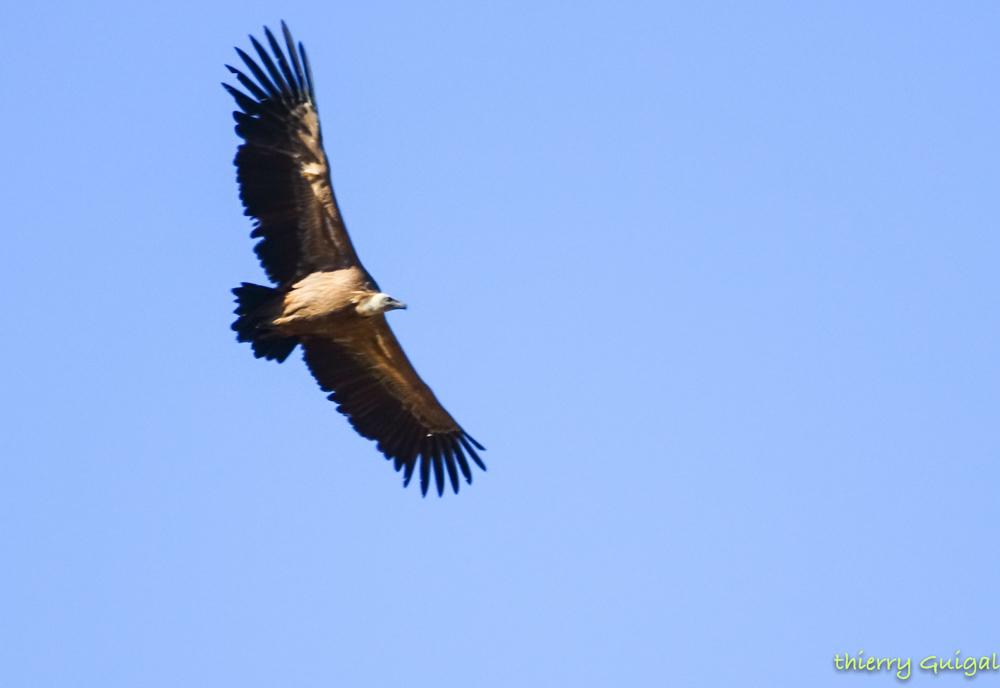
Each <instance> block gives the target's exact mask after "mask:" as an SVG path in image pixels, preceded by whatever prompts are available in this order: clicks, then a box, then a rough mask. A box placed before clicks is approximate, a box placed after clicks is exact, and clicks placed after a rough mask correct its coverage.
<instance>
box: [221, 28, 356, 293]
mask: <svg viewBox="0 0 1000 688" xmlns="http://www.w3.org/2000/svg"><path fill="white" fill-rule="evenodd" d="M281 28H282V31H283V32H284V38H285V44H286V46H287V49H288V54H289V57H290V58H291V64H289V60H287V59H286V58H285V54H284V52H283V51H282V49H281V46H280V45H279V44H278V41H276V40H275V38H274V36H273V35H272V34H271V31H270V30H269V29H267V28H266V27H265V29H264V33H265V35H266V36H267V40H268V43H269V44H270V46H271V50H272V52H273V53H274V60H272V59H271V56H270V55H269V54H268V52H267V50H265V49H264V47H263V46H262V45H261V44H260V43H258V42H257V40H256V39H255V38H253V36H251V37H250V40H251V42H252V43H253V46H254V48H255V49H256V50H257V55H258V56H259V57H260V63H261V64H263V65H264V69H262V68H261V67H260V66H259V65H258V63H257V62H256V61H254V59H253V58H252V57H250V56H249V55H247V54H246V53H245V52H243V51H242V50H240V49H239V48H237V49H236V52H237V53H239V56H240V58H242V60H243V62H244V64H246V66H247V68H248V69H249V71H250V73H251V74H252V75H253V78H251V77H250V76H248V75H246V74H244V73H243V72H241V71H240V70H238V69H235V68H233V67H229V70H230V71H231V72H232V73H233V74H235V75H236V78H237V79H238V80H239V82H240V84H242V85H243V87H244V88H245V89H246V90H247V92H248V93H244V92H242V91H239V90H237V89H235V88H233V87H232V86H229V85H228V84H223V86H224V87H225V88H226V90H227V91H229V93H230V94H231V95H232V96H233V98H235V99H236V103H237V105H239V107H240V110H238V111H236V112H234V113H233V117H234V118H235V119H236V122H237V125H236V133H237V134H239V136H240V137H242V138H243V139H244V140H245V143H243V145H241V146H240V147H239V149H238V150H237V152H236V167H237V178H238V180H239V184H240V198H241V199H242V201H243V205H244V207H245V208H246V214H247V215H250V216H252V217H254V218H256V219H257V223H256V226H255V228H254V230H253V233H252V234H251V236H253V237H262V239H261V241H260V242H259V243H258V244H257V246H256V247H255V249H254V250H255V251H256V252H257V256H258V257H259V258H260V262H261V265H263V267H264V270H265V271H266V272H267V275H268V277H269V278H270V279H271V280H272V281H273V282H276V283H278V284H282V285H284V284H289V283H294V282H295V281H297V280H298V279H301V278H302V277H304V276H305V275H308V274H310V273H312V272H317V271H331V270H338V269H341V268H346V267H352V266H357V267H359V268H361V263H360V261H359V260H358V256H357V254H356V253H355V251H354V247H353V246H352V245H351V240H350V238H349V237H348V235H347V228H346V227H345V226H344V222H343V220H342V219H341V216H340V209H339V208H338V207H337V199H336V197H335V196H334V193H333V185H332V183H331V181H330V166H329V164H328V163H327V159H326V153H325V152H324V150H323V139H322V135H321V134H320V128H319V115H318V113H317V111H316V101H315V95H314V93H313V84H312V75H311V74H310V70H309V60H308V59H307V58H306V52H305V49H304V48H303V47H302V44H301V43H299V45H298V52H297V53H296V49H295V45H294V43H293V42H292V37H291V34H290V33H289V31H288V27H286V26H285V23H284V22H282V23H281ZM300 58H301V60H300ZM275 61H276V62H277V64H275ZM227 66H228V65H227ZM361 269H362V270H363V269H364V268H361ZM365 274H366V275H367V273H365ZM372 284H373V286H374V282H372Z"/></svg>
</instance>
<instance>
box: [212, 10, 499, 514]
mask: <svg viewBox="0 0 1000 688" xmlns="http://www.w3.org/2000/svg"><path fill="white" fill-rule="evenodd" d="M281 28H282V30H283V32H284V38H285V45H286V46H287V49H288V58H289V59H286V56H285V53H284V52H283V51H282V48H281V45H280V44H279V43H278V41H277V40H275V38H274V36H273V35H272V34H271V32H270V30H268V29H267V28H265V29H264V34H265V35H266V36H267V41H268V44H269V45H270V47H271V51H272V53H273V55H274V59H272V57H271V55H269V54H268V52H267V51H266V50H265V49H264V47H263V46H261V44H260V43H258V42H257V40H256V39H254V38H253V37H252V36H251V37H250V40H251V42H252V43H253V46H254V48H255V49H256V51H257V55H258V56H259V57H260V63H261V64H262V65H263V68H261V67H260V66H259V65H258V64H257V63H256V62H255V61H254V60H253V58H251V57H250V56H249V55H247V54H246V53H244V52H243V51H242V50H240V49H239V48H237V49H236V52H237V53H239V56H240V58H241V59H242V60H243V62H244V64H246V66H247V68H248V69H249V71H250V73H251V74H252V75H253V78H251V77H250V76H248V75H246V74H244V73H243V72H241V71H240V70H238V69H234V68H233V67H228V68H229V71H231V72H232V73H233V74H235V75H236V78H237V79H238V80H239V82H240V83H241V84H242V85H243V87H244V88H245V89H246V90H247V92H248V93H243V92H242V91H239V90H237V89H235V88H233V87H231V86H229V85H227V84H223V86H224V87H225V88H226V90H227V91H229V93H230V94H232V96H233V97H234V98H235V99H236V103H237V105H239V107H240V110H238V111H236V112H234V113H233V117H235V119H236V122H237V125H236V133H237V134H239V136H240V137H241V138H243V139H244V141H245V143H243V144H242V145H241V146H240V147H239V149H238V150H237V152H236V167H237V178H238V180H239V184H240V198H241V199H242V201H243V205H244V207H245V208H246V214H247V215H249V216H251V217H253V218H255V219H256V223H255V227H254V230H253V232H252V233H251V236H252V237H260V239H261V240H260V242H259V243H258V244H257V245H256V247H255V248H254V250H255V251H256V253H257V256H258V257H259V258H260V262H261V265H262V266H263V267H264V271H265V272H266V273H267V276H268V278H269V279H270V280H271V281H272V282H274V283H275V284H276V285H277V286H276V287H274V288H272V287H262V286H259V285H256V284H248V283H246V282H244V283H243V285H242V286H240V287H237V288H236V289H233V293H234V294H236V297H237V304H238V305H237V308H236V314H237V315H238V316H239V318H237V320H236V322H234V323H233V330H235V331H236V332H237V333H238V335H237V340H239V341H241V342H250V344H251V346H252V347H253V351H254V355H255V356H257V357H258V358H267V359H271V360H276V361H278V362H282V361H284V360H285V359H286V358H288V356H289V354H291V352H292V351H293V350H294V349H295V347H296V346H298V345H300V344H301V345H302V348H303V350H304V352H305V361H306V365H308V366H309V370H310V371H312V374H313V377H315V378H316V381H317V382H318V383H319V386H320V388H322V389H323V391H324V392H330V395H329V399H330V400H331V401H334V402H336V403H337V409H338V410H339V411H340V412H341V413H343V414H344V415H345V416H347V418H348V420H349V421H350V422H351V425H353V426H354V429H355V430H357V431H358V432H359V433H360V434H361V435H362V436H364V437H367V438H368V439H371V440H375V441H376V442H378V449H379V451H381V452H382V453H383V454H384V455H385V457H386V458H387V459H392V460H393V462H394V465H395V468H396V470H397V471H400V470H402V471H403V485H404V486H405V485H408V484H409V482H410V479H411V478H412V477H413V474H414V471H415V469H416V467H417V466H418V465H419V466H420V490H421V492H422V493H423V494H425V495H426V494H427V488H428V486H429V485H430V474H431V471H432V470H433V473H434V481H435V483H436V485H437V491H438V494H439V495H440V494H442V493H443V492H444V488H445V473H446V472H447V474H448V481H449V482H450V483H451V486H452V489H453V490H454V491H455V492H456V493H457V492H458V485H459V477H458V474H459V471H461V474H462V476H463V477H464V478H465V480H466V482H468V483H471V482H472V471H471V470H470V468H469V462H468V460H467V458H466V455H468V457H469V458H471V459H472V460H473V461H474V462H475V463H476V465H478V466H479V467H480V468H482V469H483V470H486V466H485V465H483V462H482V461H481V460H480V459H479V456H478V455H477V454H476V449H477V448H478V449H480V450H481V449H483V447H482V446H481V445H480V444H479V443H478V442H476V441H475V440H474V439H472V437H470V436H469V434H468V433H466V432H465V431H464V430H462V428H461V427H460V426H459V425H458V423H456V422H455V419H454V418H452V417H451V415H450V414H449V413H448V412H447V411H445V409H444V407H443V406H441V404H440V403H439V402H438V400H437V398H436V397H435V396H434V393H433V392H432V391H431V390H430V388H429V387H428V386H427V385H426V384H424V381H423V380H421V379H420V376H419V375H417V372H416V371H415V370H414V369H413V366H412V365H410V361H409V360H408V359H407V358H406V354H405V353H403V349H402V347H400V346H399V342H398V341H396V337H395V335H393V333H392V330H391V329H389V323H388V322H386V319H385V315H384V313H385V311H388V310H392V309H395V308H405V307H406V306H405V304H402V303H400V302H398V301H396V300H395V299H393V298H392V297H390V296H388V295H387V294H383V293H381V292H380V291H379V288H378V285H377V284H376V283H375V280H373V279H372V277H371V275H369V274H368V272H367V271H366V270H365V269H364V267H363V266H362V265H361V261H360V260H358V256H357V254H356V253H355V251H354V247H353V246H352V245H351V240H350V238H349V237H348V235H347V228H346V227H345V226H344V222H343V220H342V219H341V216H340V209H339V208H338V207H337V199H336V197H335V196H334V193H333V186H332V184H331V182H330V169H329V165H328V163H327V160H326V153H325V152H324V151H323V139H322V136H321V134H320V128H319V116H318V114H317V111H316V102H315V95H314V93H313V83H312V75H311V73H310V71H309V61H308V59H307V58H306V52H305V49H304V48H303V47H302V44H301V43H299V45H298V51H296V48H295V45H294V43H293V42H292V37H291V35H290V34H289V32H288V28H287V27H286V26H285V24H284V22H282V24H281ZM227 66H228V65H227ZM248 94H249V95H248Z"/></svg>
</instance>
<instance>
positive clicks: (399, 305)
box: [389, 299, 406, 311]
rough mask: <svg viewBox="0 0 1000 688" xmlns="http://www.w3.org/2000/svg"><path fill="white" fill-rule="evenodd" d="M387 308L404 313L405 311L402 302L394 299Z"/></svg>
mask: <svg viewBox="0 0 1000 688" xmlns="http://www.w3.org/2000/svg"><path fill="white" fill-rule="evenodd" d="M389 306H390V307H391V308H393V309H396V308H401V309H403V310H404V311H405V310H406V304H405V303H403V302H402V301H397V300H396V299H393V300H392V301H391V302H389Z"/></svg>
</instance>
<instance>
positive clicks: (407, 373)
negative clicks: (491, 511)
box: [302, 315, 486, 495]
mask: <svg viewBox="0 0 1000 688" xmlns="http://www.w3.org/2000/svg"><path fill="white" fill-rule="evenodd" d="M302 347H303V349H305V361H306V365H308V366H309V370H311V371H312V374H313V377H315V378H316V381H317V382H319V386H320V387H321V388H322V389H323V391H325V392H331V394H330V395H329V399H330V400H331V401H334V402H336V403H337V409H338V410H339V411H340V412H341V413H343V414H344V415H345V416H347V418H348V420H350V422H351V425H353V426H354V429H355V430H357V431H358V432H359V433H360V434H361V435H362V436H363V437H367V438H368V439H370V440H375V441H376V442H378V449H379V451H380V452H382V453H383V454H384V455H385V457H386V458H387V459H393V460H394V462H395V467H396V470H397V471H399V470H401V469H404V468H405V472H404V478H403V484H404V485H407V484H409V482H410V478H411V477H413V472H414V469H415V468H416V466H417V465H418V464H419V466H420V490H421V492H423V493H424V494H427V488H428V486H429V484H430V473H431V470H432V469H433V472H434V479H435V482H436V484H437V491H438V494H439V495H440V494H442V493H443V492H444V488H445V479H444V474H445V472H446V471H447V473H448V478H449V480H450V482H451V486H452V489H453V490H454V491H455V492H456V493H457V492H458V483H459V480H458V471H459V470H461V472H462V475H463V476H464V477H465V480H466V482H468V483H471V482H472V472H471V470H470V469H469V464H468V461H467V460H466V457H465V454H466V453H467V454H468V455H469V456H470V457H471V458H472V460H473V461H475V462H476V464H477V465H478V466H479V467H480V468H482V469H483V470H486V466H485V465H483V462H482V461H481V460H480V459H479V456H478V455H477V454H476V451H475V448H474V446H475V447H478V448H479V449H482V446H481V445H479V444H478V443H477V442H476V441H475V440H474V439H472V438H471V437H470V436H469V435H468V434H467V433H466V432H465V431H464V430H462V428H461V427H460V426H459V425H458V423H456V422H455V419H454V418H452V417H451V415H450V414H449V413H448V412H447V411H445V409H444V407H443V406H441V404H440V403H439V402H438V400H437V398H436V397H435V396H434V393H433V392H432V391H431V390H430V388H429V387H428V386H427V385H426V384H424V381H423V380H421V379H420V376H419V375H417V372H416V371H415V370H414V369H413V366H412V365H410V361H409V360H408V359H407V358H406V354H405V353H403V349H402V347H400V345H399V342H398V341H397V340H396V337H395V335H393V333H392V330H391V329H389V324H388V323H387V322H386V320H385V317H384V316H382V315H377V316H374V317H371V318H365V319H364V321H362V322H361V323H359V324H358V325H357V326H356V327H354V328H351V329H350V330H348V331H346V332H345V333H344V335H343V336H339V335H338V337H337V339H336V340H333V339H327V338H320V337H306V338H303V339H302ZM463 449H464V452H463Z"/></svg>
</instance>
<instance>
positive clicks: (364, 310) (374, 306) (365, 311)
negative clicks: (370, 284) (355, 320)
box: [357, 292, 406, 315]
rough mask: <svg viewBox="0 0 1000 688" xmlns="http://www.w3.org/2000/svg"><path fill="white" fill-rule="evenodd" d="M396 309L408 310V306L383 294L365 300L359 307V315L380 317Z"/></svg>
mask: <svg viewBox="0 0 1000 688" xmlns="http://www.w3.org/2000/svg"><path fill="white" fill-rule="evenodd" d="M396 308H406V304H405V303H402V302H401V301H397V300H396V299H394V298H392V297H391V296H389V295H388V294H383V293H381V292H379V293H378V294H372V295H371V296H369V297H368V298H366V299H363V300H362V301H361V302H360V303H359V304H358V307H357V309H358V313H360V314H361V315H378V314H379V313H385V312H386V311H391V310H394V309H396Z"/></svg>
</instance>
